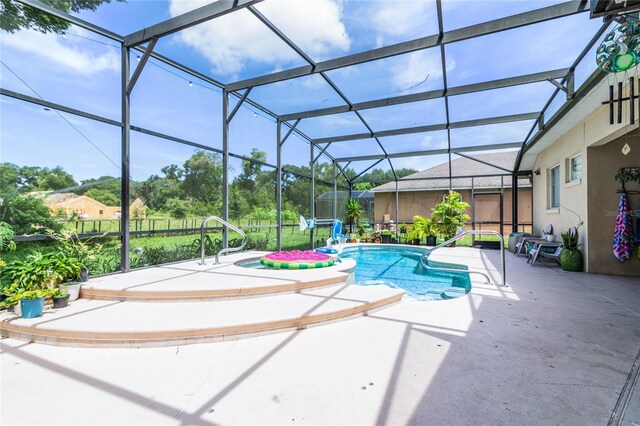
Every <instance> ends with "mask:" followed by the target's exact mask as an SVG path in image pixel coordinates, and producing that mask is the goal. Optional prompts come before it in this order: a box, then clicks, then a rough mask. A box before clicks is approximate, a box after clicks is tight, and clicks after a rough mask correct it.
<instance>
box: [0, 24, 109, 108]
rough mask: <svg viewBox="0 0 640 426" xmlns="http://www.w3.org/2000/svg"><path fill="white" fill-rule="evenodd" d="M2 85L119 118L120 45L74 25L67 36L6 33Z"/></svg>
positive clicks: (29, 31)
mask: <svg viewBox="0 0 640 426" xmlns="http://www.w3.org/2000/svg"><path fill="white" fill-rule="evenodd" d="M0 50H1V52H2V55H1V59H2V68H1V69H0V86H1V87H2V88H3V89H7V90H11V91H15V92H19V93H22V94H24V95H27V96H30V97H34V98H39V99H40V98H42V99H45V100H47V101H50V102H55V103H59V104H63V105H66V106H69V107H72V108H76V109H80V110H83V111H86V112H90V113H92V114H97V115H100V116H103V117H106V118H110V119H119V118H120V80H121V77H120V68H121V66H120V46H119V45H118V44H117V43H116V42H114V41H112V40H109V39H107V38H105V37H102V36H100V35H98V34H94V33H92V32H90V31H87V30H84V29H82V28H79V27H77V26H74V25H71V26H69V28H68V29H67V30H66V32H65V34H55V33H47V34H43V33H41V32H39V31H36V30H32V29H21V30H19V31H16V32H14V33H8V32H6V31H2V37H0Z"/></svg>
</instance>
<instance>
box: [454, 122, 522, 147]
mask: <svg viewBox="0 0 640 426" xmlns="http://www.w3.org/2000/svg"><path fill="white" fill-rule="evenodd" d="M533 123H534V120H526V121H514V122H511V123H499V124H489V125H485V126H474V127H462V128H459V129H451V147H452V148H460V147H470V146H474V147H479V146H483V145H493V144H510V143H522V142H524V140H525V138H526V137H527V134H528V133H529V131H530V130H531V127H532V126H533Z"/></svg>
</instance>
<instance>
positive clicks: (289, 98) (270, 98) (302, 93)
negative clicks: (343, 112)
mask: <svg viewBox="0 0 640 426" xmlns="http://www.w3.org/2000/svg"><path fill="white" fill-rule="evenodd" d="M249 97H250V98H251V99H253V100H254V101H256V102H258V103H259V104H261V105H263V106H264V107H266V108H268V109H270V110H271V111H273V112H275V113H276V114H288V113H293V112H299V111H307V110H311V109H317V108H328V107H333V106H338V105H346V103H345V102H344V100H343V99H342V98H341V97H340V96H339V95H338V94H337V93H336V92H335V90H333V89H332V88H331V86H330V85H329V84H328V83H327V82H326V81H325V80H324V79H323V78H322V76H320V75H319V74H314V75H308V76H304V77H299V78H295V79H291V80H285V81H280V82H277V83H272V84H267V85H264V86H258V87H255V88H254V89H253V90H252V91H251V96H249Z"/></svg>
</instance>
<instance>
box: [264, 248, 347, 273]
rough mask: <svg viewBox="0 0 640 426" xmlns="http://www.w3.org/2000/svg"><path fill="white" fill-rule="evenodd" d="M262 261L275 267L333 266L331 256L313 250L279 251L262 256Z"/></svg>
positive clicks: (311, 267)
mask: <svg viewBox="0 0 640 426" xmlns="http://www.w3.org/2000/svg"><path fill="white" fill-rule="evenodd" d="M260 263H261V264H262V265H264V266H266V267H267V268H273V269H315V268H326V267H328V266H333V264H334V263H335V259H334V258H332V257H331V256H329V255H327V254H324V253H318V252H315V251H311V250H306V251H301V250H292V251H277V252H273V253H269V254H267V255H266V256H262V257H261V258H260Z"/></svg>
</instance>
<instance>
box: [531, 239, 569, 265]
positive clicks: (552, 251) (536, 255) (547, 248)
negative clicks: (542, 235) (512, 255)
mask: <svg viewBox="0 0 640 426" xmlns="http://www.w3.org/2000/svg"><path fill="white" fill-rule="evenodd" d="M561 251H562V245H561V244H559V243H537V244H536V245H534V247H533V248H532V249H531V251H530V252H529V257H528V258H527V262H531V266H533V265H535V263H536V261H537V260H538V259H540V258H543V257H545V258H547V259H553V260H555V261H556V262H557V263H558V265H559V264H560V252H561Z"/></svg>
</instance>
